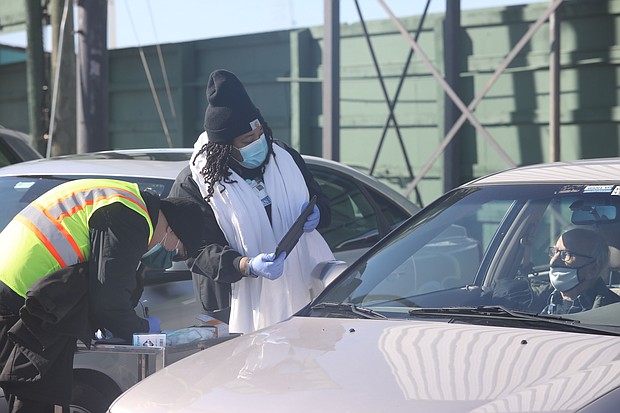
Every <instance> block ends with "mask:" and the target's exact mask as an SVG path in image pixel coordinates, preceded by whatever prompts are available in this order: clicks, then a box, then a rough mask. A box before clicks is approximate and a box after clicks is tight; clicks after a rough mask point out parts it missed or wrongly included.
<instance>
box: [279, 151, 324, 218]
mask: <svg viewBox="0 0 620 413" xmlns="http://www.w3.org/2000/svg"><path fill="white" fill-rule="evenodd" d="M274 142H275V143H276V144H277V145H278V146H280V147H281V148H283V149H285V150H286V151H287V152H288V153H289V154H290V155H291V156H292V157H293V160H294V161H295V164H297V167H298V168H299V170H300V171H301V174H302V175H303V177H304V180H305V181H306V186H307V187H308V192H309V193H310V198H312V196H313V195H316V205H317V206H318V207H319V211H320V212H321V220H320V221H319V225H318V228H325V227H327V226H329V224H330V223H331V221H332V210H331V205H330V202H329V198H328V197H327V195H325V194H324V193H323V191H322V190H321V187H320V185H319V184H318V183H317V182H316V180H315V179H314V176H313V175H312V172H310V170H309V169H308V166H307V165H306V162H305V161H304V159H303V158H302V157H301V155H300V154H299V152H297V151H296V150H295V149H293V148H291V147H290V146H288V145H287V144H285V143H284V142H282V141H277V140H276V141H274Z"/></svg>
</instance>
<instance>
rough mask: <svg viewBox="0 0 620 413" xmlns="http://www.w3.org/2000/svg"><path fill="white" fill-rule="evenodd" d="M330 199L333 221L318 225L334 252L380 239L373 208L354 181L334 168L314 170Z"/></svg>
mask: <svg viewBox="0 0 620 413" xmlns="http://www.w3.org/2000/svg"><path fill="white" fill-rule="evenodd" d="M313 175H314V178H315V180H316V181H317V183H318V184H319V185H320V186H321V190H322V191H323V193H325V195H326V196H327V197H328V198H329V200H330V202H331V216H332V219H331V224H330V225H329V227H327V228H322V229H319V231H320V232H321V234H322V235H323V237H324V238H325V241H327V243H328V244H329V246H330V248H331V249H332V251H334V252H339V251H346V250H350V249H355V248H363V247H370V246H371V245H373V244H374V243H376V242H377V241H378V240H379V231H378V222H377V216H376V213H375V210H374V208H373V207H372V204H371V203H370V201H369V200H368V199H367V198H366V196H365V195H364V194H363V193H362V191H361V190H360V189H359V187H358V186H357V185H356V184H355V182H353V181H351V180H350V179H345V178H344V177H342V176H341V175H338V174H334V173H333V172H330V173H327V172H325V171H322V170H315V171H313Z"/></svg>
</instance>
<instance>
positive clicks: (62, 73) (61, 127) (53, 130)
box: [45, 0, 76, 158]
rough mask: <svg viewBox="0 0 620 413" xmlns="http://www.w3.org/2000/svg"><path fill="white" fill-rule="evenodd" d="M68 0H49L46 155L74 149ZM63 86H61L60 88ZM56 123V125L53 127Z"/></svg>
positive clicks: (71, 59)
mask: <svg viewBox="0 0 620 413" xmlns="http://www.w3.org/2000/svg"><path fill="white" fill-rule="evenodd" d="M72 3H73V2H72V1H71V0H52V2H51V8H52V13H51V18H52V34H53V36H52V38H53V42H52V47H53V48H52V73H53V75H54V76H53V77H54V81H53V83H52V105H51V108H50V126H49V134H48V139H47V150H46V152H45V156H46V157H47V158H49V157H50V156H51V155H63V154H68V153H74V152H75V97H76V96H75V50H74V42H73V7H72ZM61 86H62V87H61ZM56 122H58V126H56Z"/></svg>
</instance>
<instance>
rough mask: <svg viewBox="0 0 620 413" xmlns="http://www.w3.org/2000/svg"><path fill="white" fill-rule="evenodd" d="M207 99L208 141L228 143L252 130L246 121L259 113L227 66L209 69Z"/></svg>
mask: <svg viewBox="0 0 620 413" xmlns="http://www.w3.org/2000/svg"><path fill="white" fill-rule="evenodd" d="M207 100H208V101H209V106H207V110H206V112H205V124H204V127H205V131H206V132H207V135H208V136H209V141H210V142H215V143H219V144H222V145H230V144H232V143H233V139H235V138H236V137H237V136H239V135H243V134H244V133H247V132H250V131H252V127H251V126H250V122H252V121H253V120H254V119H259V115H260V113H259V111H258V109H257V108H256V106H254V104H253V103H252V100H251V99H250V97H249V96H248V92H246V90H245V87H243V84H242V83H241V81H240V80H239V79H238V78H237V76H235V74H234V73H232V72H229V71H227V70H221V69H220V70H215V71H214V72H213V73H211V75H210V76H209V83H208V84H207Z"/></svg>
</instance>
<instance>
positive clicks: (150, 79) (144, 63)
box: [125, 0, 173, 148]
mask: <svg viewBox="0 0 620 413" xmlns="http://www.w3.org/2000/svg"><path fill="white" fill-rule="evenodd" d="M125 8H126V9H127V15H128V16H129V22H130V24H131V28H132V30H133V32H134V36H135V37H136V43H137V44H138V52H139V53H140V60H142V66H143V67H144V72H145V74H146V78H147V80H148V82H149V88H150V89H151V94H152V95H153V100H154V101H155V107H156V108H157V113H158V115H159V120H160V122H161V126H162V128H163V129H164V135H166V141H167V142H168V147H169V148H172V147H173V146H172V139H171V138H170V131H169V130H168V124H167V123H166V118H165V117H164V113H163V111H162V108H161V104H160V103H159V97H158V96H157V90H156V89H155V84H154V83H153V77H152V76H151V71H150V69H149V64H148V61H147V60H146V55H145V54H144V48H143V47H142V45H141V44H140V39H139V37H138V32H137V30H136V26H135V24H134V22H133V19H132V17H131V10H129V5H128V1H127V0H125Z"/></svg>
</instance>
